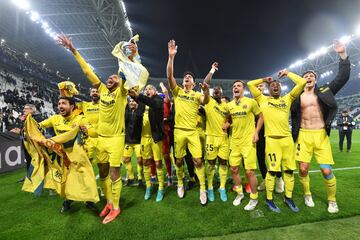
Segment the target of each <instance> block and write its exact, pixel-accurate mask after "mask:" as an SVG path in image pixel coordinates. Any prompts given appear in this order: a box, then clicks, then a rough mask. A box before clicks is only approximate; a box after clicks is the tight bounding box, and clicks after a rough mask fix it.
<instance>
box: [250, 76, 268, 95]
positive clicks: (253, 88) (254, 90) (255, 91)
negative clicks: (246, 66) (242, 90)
mask: <svg viewBox="0 0 360 240" xmlns="http://www.w3.org/2000/svg"><path fill="white" fill-rule="evenodd" d="M270 81H272V78H271V77H266V78H259V79H255V80H252V81H249V82H247V86H248V88H249V91H250V93H251V95H252V96H253V97H254V98H255V99H256V98H258V97H259V96H261V95H262V93H261V91H260V90H259V89H258V88H257V85H259V84H260V83H263V82H267V83H270Z"/></svg>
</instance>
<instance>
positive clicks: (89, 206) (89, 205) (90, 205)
mask: <svg viewBox="0 0 360 240" xmlns="http://www.w3.org/2000/svg"><path fill="white" fill-rule="evenodd" d="M85 207H86V208H87V209H90V210H91V211H94V212H98V211H99V210H98V209H97V207H96V205H95V203H93V202H85Z"/></svg>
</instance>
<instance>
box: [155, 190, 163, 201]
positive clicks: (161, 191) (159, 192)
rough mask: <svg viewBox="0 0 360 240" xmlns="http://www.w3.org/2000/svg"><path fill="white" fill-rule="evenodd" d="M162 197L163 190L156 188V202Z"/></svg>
mask: <svg viewBox="0 0 360 240" xmlns="http://www.w3.org/2000/svg"><path fill="white" fill-rule="evenodd" d="M163 199H164V190H158V191H157V195H156V202H161V201H162V200H163Z"/></svg>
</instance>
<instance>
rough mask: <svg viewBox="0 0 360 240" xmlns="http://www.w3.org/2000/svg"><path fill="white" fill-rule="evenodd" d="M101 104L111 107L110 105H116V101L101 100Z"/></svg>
mask: <svg viewBox="0 0 360 240" xmlns="http://www.w3.org/2000/svg"><path fill="white" fill-rule="evenodd" d="M101 103H102V104H104V105H106V106H109V105H113V104H115V100H114V99H113V100H111V101H105V100H103V99H101Z"/></svg>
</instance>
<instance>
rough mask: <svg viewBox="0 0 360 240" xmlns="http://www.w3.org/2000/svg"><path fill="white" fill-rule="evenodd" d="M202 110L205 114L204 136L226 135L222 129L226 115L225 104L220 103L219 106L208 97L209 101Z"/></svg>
mask: <svg viewBox="0 0 360 240" xmlns="http://www.w3.org/2000/svg"><path fill="white" fill-rule="evenodd" d="M204 108H205V113H206V135H207V136H219V137H220V136H225V135H227V133H226V132H224V131H223V129H222V128H223V126H224V123H225V122H226V116H227V114H228V110H227V105H226V103H225V102H221V103H220V104H219V103H218V102H216V100H215V99H213V98H212V97H210V101H209V102H208V103H207V104H206V105H205V107H204Z"/></svg>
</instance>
